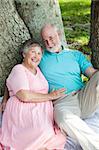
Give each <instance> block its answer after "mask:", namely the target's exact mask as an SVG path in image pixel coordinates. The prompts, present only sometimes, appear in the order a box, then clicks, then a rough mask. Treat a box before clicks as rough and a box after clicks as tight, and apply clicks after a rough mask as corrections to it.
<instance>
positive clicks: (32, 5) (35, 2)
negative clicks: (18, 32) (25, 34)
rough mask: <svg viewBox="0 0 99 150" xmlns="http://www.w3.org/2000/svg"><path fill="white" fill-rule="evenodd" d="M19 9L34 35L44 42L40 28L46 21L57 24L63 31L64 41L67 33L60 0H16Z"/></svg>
mask: <svg viewBox="0 0 99 150" xmlns="http://www.w3.org/2000/svg"><path fill="white" fill-rule="evenodd" d="M15 2H16V6H17V11H18V13H19V14H20V16H21V18H22V19H24V22H25V24H26V26H27V28H28V30H29V32H30V34H31V36H32V38H33V39H34V40H36V41H39V42H41V43H42V40H41V37H40V30H41V28H42V26H44V24H46V23H52V24H55V25H56V26H57V27H58V28H59V29H60V30H61V32H62V39H63V41H64V42H66V40H65V34H64V30H63V23H62V18H61V12H60V7H59V3H58V0H15Z"/></svg>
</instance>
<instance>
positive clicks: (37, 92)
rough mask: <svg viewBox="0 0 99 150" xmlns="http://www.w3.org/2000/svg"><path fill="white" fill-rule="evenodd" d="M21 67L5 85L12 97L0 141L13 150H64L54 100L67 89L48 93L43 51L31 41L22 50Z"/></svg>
mask: <svg viewBox="0 0 99 150" xmlns="http://www.w3.org/2000/svg"><path fill="white" fill-rule="evenodd" d="M21 53H22V56H23V62H22V64H18V65H16V66H15V67H14V68H13V69H12V71H11V73H10V75H9V77H8V78H7V81H6V85H7V87H8V90H9V95H10V98H9V100H8V101H7V105H6V108H5V111H4V114H3V121H2V133H1V136H0V142H1V144H2V145H4V146H8V147H10V148H11V149H13V150H39V149H40V150H41V149H42V150H43V149H51V150H53V149H61V150H62V149H63V148H64V145H65V141H66V137H65V136H64V135H62V133H61V132H60V130H59V129H58V128H57V127H56V126H55V125H54V121H53V105H52V100H54V99H57V98H59V97H61V96H64V91H65V89H59V90H56V91H52V92H51V93H49V94H48V83H47V81H46V79H45V78H44V76H43V75H42V73H41V71H40V69H39V68H38V64H39V63H40V60H41V57H42V48H41V47H40V46H39V45H38V44H37V43H33V42H32V41H31V40H28V41H27V42H26V43H25V44H24V45H23V48H22V49H21Z"/></svg>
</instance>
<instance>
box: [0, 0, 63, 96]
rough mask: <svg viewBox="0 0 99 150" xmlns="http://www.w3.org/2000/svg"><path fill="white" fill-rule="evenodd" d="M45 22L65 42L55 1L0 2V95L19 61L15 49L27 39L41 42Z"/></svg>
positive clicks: (57, 5)
mask: <svg viewBox="0 0 99 150" xmlns="http://www.w3.org/2000/svg"><path fill="white" fill-rule="evenodd" d="M46 23H54V24H56V25H57V26H58V27H59V28H60V29H61V31H62V33H63V41H65V35H64V30H63V24H62V19H61V14H60V8H59V4H58V0H16V1H14V0H0V95H3V92H4V84H5V79H6V77H7V76H8V74H9V72H10V70H11V68H12V67H13V66H14V65H15V64H17V63H18V62H20V60H21V57H20V56H19V54H18V49H19V46H20V45H21V43H23V42H24V41H25V40H27V39H29V38H31V37H32V38H33V39H35V40H37V41H41V38H40V30H41V27H42V26H43V25H44V24H46Z"/></svg>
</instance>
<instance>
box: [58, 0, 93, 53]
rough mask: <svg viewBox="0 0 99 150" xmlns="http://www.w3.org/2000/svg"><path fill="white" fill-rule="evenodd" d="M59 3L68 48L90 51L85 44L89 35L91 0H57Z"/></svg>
mask: <svg viewBox="0 0 99 150" xmlns="http://www.w3.org/2000/svg"><path fill="white" fill-rule="evenodd" d="M59 4H60V8H61V12H62V20H63V24H64V30H65V35H66V40H67V43H68V44H69V45H70V48H76V49H81V50H82V51H83V49H86V51H90V49H89V48H88V46H87V45H88V42H89V37H90V5H91V0H59ZM73 43H76V44H73Z"/></svg>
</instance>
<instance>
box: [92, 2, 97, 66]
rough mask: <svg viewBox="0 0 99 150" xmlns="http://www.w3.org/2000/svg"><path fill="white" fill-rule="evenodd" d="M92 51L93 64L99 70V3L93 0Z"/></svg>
mask: <svg viewBox="0 0 99 150" xmlns="http://www.w3.org/2000/svg"><path fill="white" fill-rule="evenodd" d="M90 45H91V50H92V59H91V61H92V64H93V66H94V67H95V68H97V69H99V1H98V0H93V1H92V3H91V43H90Z"/></svg>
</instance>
